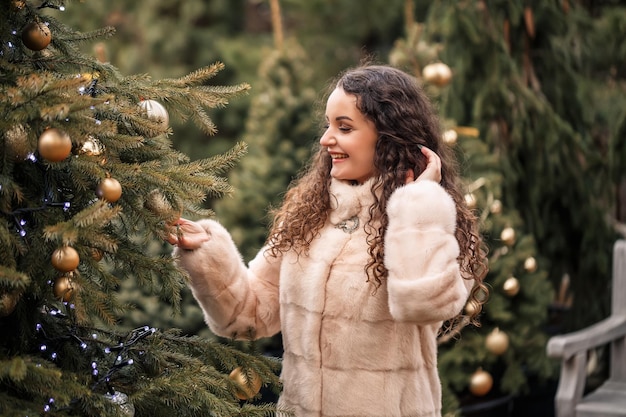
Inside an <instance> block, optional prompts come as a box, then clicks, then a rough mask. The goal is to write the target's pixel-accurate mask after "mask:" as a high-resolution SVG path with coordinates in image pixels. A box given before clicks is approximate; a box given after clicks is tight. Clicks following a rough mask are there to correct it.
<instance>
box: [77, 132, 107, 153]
mask: <svg viewBox="0 0 626 417" xmlns="http://www.w3.org/2000/svg"><path fill="white" fill-rule="evenodd" d="M103 152H104V145H103V144H102V142H100V141H99V140H98V139H96V138H94V137H93V136H89V138H88V139H87V140H86V141H85V143H83V146H82V147H81V148H80V153H82V154H84V155H89V156H99V155H101V154H102V153H103Z"/></svg>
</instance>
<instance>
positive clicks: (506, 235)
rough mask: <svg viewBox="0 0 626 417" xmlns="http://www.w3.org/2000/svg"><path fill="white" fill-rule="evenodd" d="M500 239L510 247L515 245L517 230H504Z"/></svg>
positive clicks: (509, 228)
mask: <svg viewBox="0 0 626 417" xmlns="http://www.w3.org/2000/svg"><path fill="white" fill-rule="evenodd" d="M500 239H502V241H503V242H504V243H506V244H507V245H508V246H513V244H514V243H515V229H513V228H512V227H506V228H504V230H502V233H500Z"/></svg>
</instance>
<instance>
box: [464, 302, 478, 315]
mask: <svg viewBox="0 0 626 417" xmlns="http://www.w3.org/2000/svg"><path fill="white" fill-rule="evenodd" d="M480 310H481V307H480V305H478V303H475V302H474V301H468V302H467V304H465V314H467V315H468V316H474V315H476V313H478V312H479V311H480Z"/></svg>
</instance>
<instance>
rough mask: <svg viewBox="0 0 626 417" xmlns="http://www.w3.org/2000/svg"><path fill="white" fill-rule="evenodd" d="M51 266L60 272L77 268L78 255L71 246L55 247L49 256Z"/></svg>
mask: <svg viewBox="0 0 626 417" xmlns="http://www.w3.org/2000/svg"><path fill="white" fill-rule="evenodd" d="M50 262H51V263H52V266H53V267H55V268H56V269H57V270H59V271H61V272H70V271H73V270H75V269H76V268H78V264H79V263H80V257H79V256H78V252H76V249H74V248H73V247H71V246H67V245H65V246H63V247H61V248H58V249H56V250H55V251H54V252H53V253H52V257H51V258H50Z"/></svg>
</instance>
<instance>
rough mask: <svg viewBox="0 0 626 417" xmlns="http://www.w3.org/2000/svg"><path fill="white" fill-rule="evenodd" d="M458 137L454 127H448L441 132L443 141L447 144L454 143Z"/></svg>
mask: <svg viewBox="0 0 626 417" xmlns="http://www.w3.org/2000/svg"><path fill="white" fill-rule="evenodd" d="M458 138H459V135H458V133H456V130H454V129H448V130H446V131H445V132H443V141H444V142H445V143H447V144H448V145H454V144H455V143H456V141H457V139H458Z"/></svg>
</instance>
